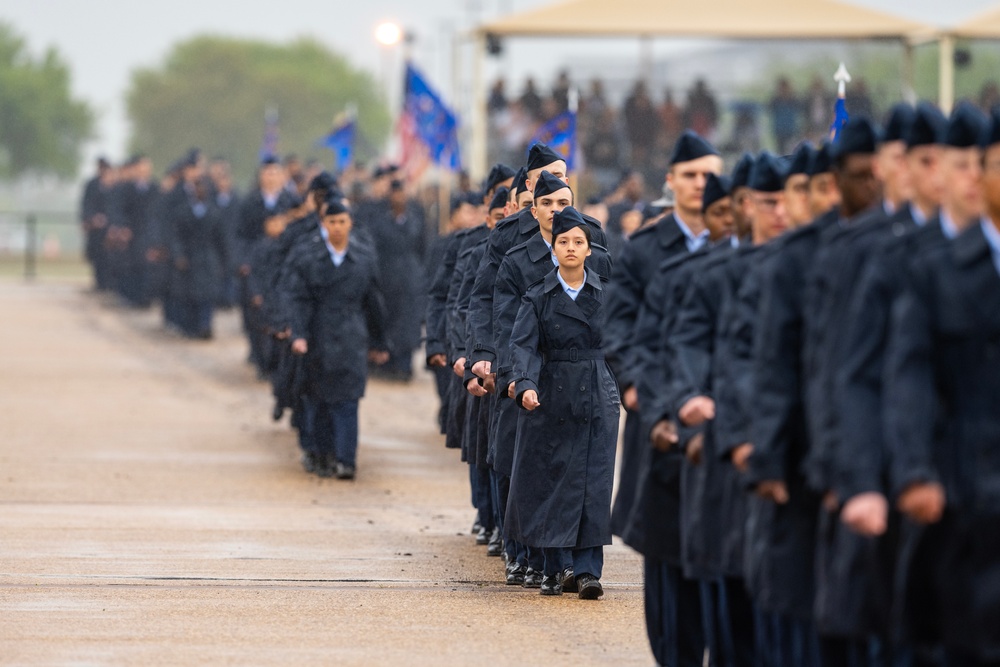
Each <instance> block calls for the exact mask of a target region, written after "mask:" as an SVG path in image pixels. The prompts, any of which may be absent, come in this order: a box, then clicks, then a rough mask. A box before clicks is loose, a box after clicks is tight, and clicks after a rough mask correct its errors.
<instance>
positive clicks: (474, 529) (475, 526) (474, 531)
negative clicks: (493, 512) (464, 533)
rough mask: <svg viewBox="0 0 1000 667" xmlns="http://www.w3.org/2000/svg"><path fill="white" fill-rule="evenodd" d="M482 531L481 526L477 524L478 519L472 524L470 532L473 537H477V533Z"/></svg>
mask: <svg viewBox="0 0 1000 667" xmlns="http://www.w3.org/2000/svg"><path fill="white" fill-rule="evenodd" d="M482 529H483V526H482V524H480V523H479V519H476V521H475V523H473V524H472V530H471V531H470V532H471V533H472V534H473V535H478V534H479V531H480V530H482Z"/></svg>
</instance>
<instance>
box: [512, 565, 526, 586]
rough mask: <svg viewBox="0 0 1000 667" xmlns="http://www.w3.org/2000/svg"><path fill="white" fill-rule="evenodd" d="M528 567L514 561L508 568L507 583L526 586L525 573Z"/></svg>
mask: <svg viewBox="0 0 1000 667" xmlns="http://www.w3.org/2000/svg"><path fill="white" fill-rule="evenodd" d="M527 571H528V568H527V567H525V566H524V565H521V564H520V563H517V562H515V563H513V564H511V565H510V567H508V568H507V585H508V586H524V574H525V572H527Z"/></svg>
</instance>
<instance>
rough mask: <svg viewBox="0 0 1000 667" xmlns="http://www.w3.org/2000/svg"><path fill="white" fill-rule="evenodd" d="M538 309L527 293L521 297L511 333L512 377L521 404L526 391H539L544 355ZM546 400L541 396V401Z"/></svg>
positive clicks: (518, 401)
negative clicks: (542, 352)
mask: <svg viewBox="0 0 1000 667" xmlns="http://www.w3.org/2000/svg"><path fill="white" fill-rule="evenodd" d="M540 326H541V322H540V321H539V317H538V311H537V310H536V309H535V303H534V302H533V301H532V300H531V299H530V298H528V296H527V295H525V296H524V297H522V298H521V307H520V308H519V309H518V311H517V318H516V319H515V320H514V330H513V331H512V332H511V335H510V345H511V349H512V356H513V371H512V373H511V377H512V379H513V380H514V382H515V383H516V386H515V390H516V391H517V396H516V397H515V398H516V400H517V404H518V405H521V400H522V397H523V396H524V392H526V391H528V390H529V389H533V390H534V391H535V392H538V382H539V377H540V375H541V372H542V355H541V351H540V350H539V344H540V342H541V334H540V332H539V327H540ZM542 400H545V399H544V397H542V396H539V401H542Z"/></svg>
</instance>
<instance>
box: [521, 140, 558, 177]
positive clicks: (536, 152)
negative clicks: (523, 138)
mask: <svg viewBox="0 0 1000 667" xmlns="http://www.w3.org/2000/svg"><path fill="white" fill-rule="evenodd" d="M560 160H561V161H563V162H565V161H566V158H564V157H563V156H562V155H559V153H556V152H555V151H554V150H552V149H551V148H549V147H548V146H547V145H545V144H543V143H542V142H540V141H539V142H538V143H536V144H534V145H533V146H532V147H531V148H530V149H528V164H527V166H526V167H525V169H526V170H527V171H531V170H533V169H541V168H542V167H547V166H549V165H550V164H552V163H553V162H559V161H560Z"/></svg>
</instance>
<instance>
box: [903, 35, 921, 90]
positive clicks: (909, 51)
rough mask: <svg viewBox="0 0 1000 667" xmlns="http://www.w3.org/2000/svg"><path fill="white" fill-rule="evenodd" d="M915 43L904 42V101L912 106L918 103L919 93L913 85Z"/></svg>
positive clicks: (905, 40) (906, 40)
mask: <svg viewBox="0 0 1000 667" xmlns="http://www.w3.org/2000/svg"><path fill="white" fill-rule="evenodd" d="M913 57H914V56H913V42H911V41H910V40H908V39H904V40H903V90H902V91H900V92H902V94H903V99H904V100H906V101H907V102H909V103H910V104H916V103H917V91H916V88H915V87H914V83H913V72H914V68H913V67H914V65H913Z"/></svg>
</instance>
